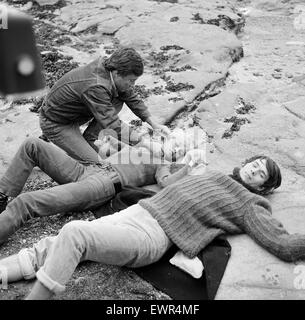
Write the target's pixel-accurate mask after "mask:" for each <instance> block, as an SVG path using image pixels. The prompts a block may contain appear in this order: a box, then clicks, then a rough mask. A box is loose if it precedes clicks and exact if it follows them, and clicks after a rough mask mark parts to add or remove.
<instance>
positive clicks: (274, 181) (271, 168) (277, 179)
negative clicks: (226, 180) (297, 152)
mask: <svg viewBox="0 0 305 320" xmlns="http://www.w3.org/2000/svg"><path fill="white" fill-rule="evenodd" d="M257 159H261V160H263V159H266V169H267V171H268V174H269V178H268V180H267V181H266V182H265V183H264V184H263V185H262V186H261V187H260V188H261V189H260V190H258V189H256V188H253V187H250V186H248V185H247V184H246V183H244V182H243V181H242V179H241V178H240V175H239V171H240V168H234V170H233V174H232V175H231V177H232V178H233V179H235V180H236V181H238V182H240V183H241V184H242V185H243V186H244V187H246V188H247V189H248V190H249V191H251V192H253V193H257V194H260V195H266V194H268V193H271V192H272V191H273V190H274V189H276V188H278V187H279V186H280V185H281V183H282V175H281V170H280V168H279V166H278V165H277V164H276V163H275V161H273V160H272V159H271V158H269V157H267V156H264V155H258V156H254V157H251V158H249V159H246V160H245V161H244V163H243V165H245V164H247V163H250V162H252V161H255V160H257Z"/></svg>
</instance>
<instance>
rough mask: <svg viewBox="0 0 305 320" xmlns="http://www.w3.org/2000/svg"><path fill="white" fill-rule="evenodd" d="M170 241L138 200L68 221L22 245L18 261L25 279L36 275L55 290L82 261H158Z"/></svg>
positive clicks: (136, 263)
mask: <svg viewBox="0 0 305 320" xmlns="http://www.w3.org/2000/svg"><path fill="white" fill-rule="evenodd" d="M171 245H172V242H171V241H170V239H169V238H168V237H167V235H166V234H165V232H164V231H163V229H162V228H161V227H160V225H159V224H158V222H157V221H156V220H155V219H154V218H153V217H152V216H151V215H150V213H149V212H148V211H147V210H145V209H144V208H143V207H141V206H140V205H139V204H135V205H133V206H131V207H129V208H127V209H125V210H122V211H120V212H117V213H114V214H113V215H110V216H106V217H102V218H100V219H97V220H93V221H90V222H89V221H72V222H69V223H67V224H66V225H65V226H64V227H63V228H62V229H61V230H60V232H59V234H58V235H57V236H54V237H47V238H44V239H42V240H40V241H39V242H38V243H37V244H35V245H34V246H33V247H32V248H30V249H22V250H21V251H20V252H19V253H18V261H19V264H20V268H21V271H22V274H23V276H24V278H25V279H31V278H34V277H35V276H36V277H37V279H38V280H39V281H40V282H41V283H42V284H43V285H44V286H46V287H47V288H48V289H49V290H51V291H53V292H55V293H56V292H61V291H63V290H64V289H65V284H66V283H67V282H68V280H69V279H70V278H71V276H72V274H73V272H74V270H75V269H76V267H77V265H78V264H79V263H80V262H81V261H84V260H90V261H95V262H100V263H103V264H112V265H117V266H127V267H133V268H136V267H141V266H145V265H148V264H151V263H153V262H156V261H158V260H159V259H160V258H161V257H162V256H163V254H164V253H165V252H166V251H167V250H168V249H169V248H170V246H171ZM36 272H37V273H36Z"/></svg>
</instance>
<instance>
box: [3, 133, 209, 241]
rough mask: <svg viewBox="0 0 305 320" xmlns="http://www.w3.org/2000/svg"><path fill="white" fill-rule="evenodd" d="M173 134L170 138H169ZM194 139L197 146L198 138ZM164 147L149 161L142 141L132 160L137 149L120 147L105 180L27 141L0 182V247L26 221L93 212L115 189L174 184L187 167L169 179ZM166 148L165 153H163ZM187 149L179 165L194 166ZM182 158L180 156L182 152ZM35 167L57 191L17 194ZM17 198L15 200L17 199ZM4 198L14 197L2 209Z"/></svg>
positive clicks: (98, 169) (101, 167)
mask: <svg viewBox="0 0 305 320" xmlns="http://www.w3.org/2000/svg"><path fill="white" fill-rule="evenodd" d="M173 134H174V133H173ZM194 139H196V140H197V141H198V140H200V137H199V136H198V135H194ZM167 141H168V143H165V145H164V150H166V152H165V158H167V160H168V161H166V159H160V158H157V157H151V150H149V147H150V146H151V145H152V146H153V148H152V151H154V150H155V149H156V150H157V148H156V147H155V145H156V143H150V140H149V139H146V138H144V137H143V139H142V144H143V145H145V146H146V149H145V148H144V149H145V150H146V151H147V154H146V155H145V156H146V157H144V154H142V156H139V155H138V150H139V148H140V147H139V148H136V147H130V146H128V147H125V148H124V149H122V151H120V152H118V153H117V156H116V157H114V155H113V158H112V159H111V158H109V161H111V160H112V161H111V163H112V164H111V165H110V164H108V167H107V169H108V171H109V172H108V174H106V173H105V162H103V163H100V164H91V165H84V164H81V163H79V162H78V161H76V160H75V159H73V158H71V157H70V156H68V155H67V154H66V153H65V152H64V151H63V150H61V149H60V148H58V147H56V146H54V145H52V144H50V143H47V142H45V141H43V140H41V139H39V138H28V139H27V140H25V141H24V143H23V144H22V145H21V147H20V148H19V150H18V151H17V153H16V155H15V156H14V158H13V160H12V162H11V164H10V166H9V168H8V169H7V171H6V173H5V174H4V176H3V177H2V178H1V179H0V213H1V212H2V213H1V214H0V244H1V243H3V242H4V241H6V240H7V238H8V237H9V236H10V235H11V234H12V233H14V232H15V231H16V230H17V229H18V228H20V227H21V226H22V225H23V224H24V223H25V221H26V220H28V219H29V218H33V217H38V216H48V215H54V214H58V213H65V212H71V211H72V212H73V211H80V212H81V211H86V210H94V209H96V208H98V207H101V206H102V205H103V204H105V203H106V202H108V201H109V200H111V199H112V198H113V197H114V196H115V194H116V193H118V192H120V191H121V188H122V187H124V186H126V185H129V186H138V187H139V186H145V185H151V184H156V183H158V184H159V185H160V186H161V187H164V186H166V185H167V184H168V183H170V182H171V180H172V179H173V178H174V179H179V178H181V177H183V176H184V175H185V174H186V173H187V166H185V165H182V164H181V165H179V166H178V169H179V170H177V171H176V172H175V174H174V175H173V176H171V175H170V174H169V173H170V163H171V161H172V160H178V159H173V157H174V156H175V154H174V150H172V149H173V144H172V143H171V141H170V139H168V140H167ZM167 145H168V147H166V146H167ZM189 146H192V147H193V144H192V143H191V144H189V145H186V144H184V145H181V148H180V151H182V152H180V153H176V154H177V157H180V160H181V159H182V158H183V156H187V157H191V158H192V159H193V161H194V162H197V161H199V160H201V159H202V157H203V156H204V153H203V152H202V150H201V151H200V150H199V152H197V151H192V150H189V149H188V148H189ZM186 151H188V153H186V154H185V152H186ZM35 166H38V167H39V168H40V169H41V170H42V171H43V172H45V173H46V174H47V175H49V176H50V177H51V178H52V179H53V180H54V181H55V182H57V183H58V184H59V186H55V187H53V188H49V189H44V190H37V191H32V192H26V193H21V191H22V189H23V187H24V185H25V183H26V181H27V179H28V177H29V176H30V174H31V172H32V170H33V168H34V167H35ZM20 193H21V194H20ZM8 197H15V198H14V199H13V200H12V201H10V202H9V203H8Z"/></svg>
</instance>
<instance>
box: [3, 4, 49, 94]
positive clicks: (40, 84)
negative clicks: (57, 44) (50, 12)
mask: <svg viewBox="0 0 305 320" xmlns="http://www.w3.org/2000/svg"><path fill="white" fill-rule="evenodd" d="M44 87H45V79H44V76H43V74H42V68H41V60H40V56H39V54H38V51H37V47H36V41H35V36H34V32H33V26H32V19H31V18H30V17H29V16H27V15H26V14H24V13H22V12H19V11H17V10H15V9H12V8H9V7H7V6H4V5H0V95H7V94H19V93H26V92H32V91H36V90H39V89H43V88H44Z"/></svg>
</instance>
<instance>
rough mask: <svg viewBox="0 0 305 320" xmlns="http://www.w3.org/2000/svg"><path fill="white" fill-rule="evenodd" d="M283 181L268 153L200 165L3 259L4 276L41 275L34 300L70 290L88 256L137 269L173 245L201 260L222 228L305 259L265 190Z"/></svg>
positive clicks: (302, 239) (304, 248)
mask: <svg viewBox="0 0 305 320" xmlns="http://www.w3.org/2000/svg"><path fill="white" fill-rule="evenodd" d="M198 171H199V170H198ZM280 184H281V173H280V169H279V167H278V166H277V164H276V163H275V162H274V161H273V160H271V159H270V158H268V157H264V156H258V157H254V158H251V159H250V160H248V161H247V162H246V164H245V165H243V166H242V168H241V169H239V168H235V169H234V171H233V174H232V175H226V174H223V173H221V172H218V171H213V170H211V171H209V170H204V171H203V172H200V171H199V172H196V167H195V168H194V169H192V170H191V171H190V174H189V175H187V176H186V177H184V178H182V179H181V180H179V181H177V182H175V183H173V184H172V185H169V186H167V187H166V188H164V189H162V190H161V191H160V192H158V193H157V194H156V195H155V196H153V197H151V198H149V199H145V200H140V201H139V203H138V204H135V205H133V206H130V207H129V208H127V209H125V210H122V211H120V212H117V213H114V214H113V215H109V216H106V217H102V218H100V219H97V220H94V221H90V222H88V221H72V222H69V223H67V224H66V225H65V226H64V227H63V228H62V229H61V230H60V232H59V234H58V235H57V236H54V237H47V238H44V239H42V240H40V241H39V242H38V243H36V244H35V245H34V246H33V247H32V248H29V249H22V250H21V251H20V252H19V253H18V254H16V255H13V256H10V257H7V258H5V259H3V260H1V261H0V267H1V270H2V275H4V276H2V277H3V278H2V281H3V282H5V281H8V282H11V281H17V280H19V279H23V278H25V279H32V278H34V277H36V278H37V281H36V283H35V284H34V286H33V288H32V290H31V292H30V294H29V295H28V296H27V299H47V298H50V297H51V296H52V295H53V294H54V293H57V292H61V291H63V290H64V289H65V284H66V283H67V282H68V280H69V279H70V277H71V276H72V274H73V272H74V270H75V268H76V267H77V265H78V264H79V263H80V262H81V261H84V260H91V261H96V262H100V263H103V264H112V265H118V266H128V267H132V268H136V267H141V266H145V265H148V264H151V263H153V262H156V261H157V260H159V259H160V258H161V257H162V256H163V255H164V253H165V252H166V251H167V250H168V249H169V248H170V247H171V245H172V244H173V243H174V244H176V245H177V246H178V247H179V249H180V250H182V251H183V253H185V254H186V255H187V256H188V257H190V258H193V257H195V256H196V255H197V254H198V253H199V251H200V250H202V249H203V248H204V247H206V246H207V245H208V244H209V243H210V242H211V241H212V240H213V239H214V238H215V237H217V236H219V235H221V234H242V233H246V234H248V235H249V236H250V237H251V238H252V239H254V240H255V241H256V242H257V243H258V244H259V245H261V246H262V247H263V248H265V249H266V250H267V251H269V252H270V253H272V254H274V255H275V256H277V257H278V258H280V259H282V260H284V261H295V260H298V259H304V258H305V235H299V234H288V232H287V231H286V230H285V229H284V228H283V226H282V224H281V223H280V222H279V221H278V220H276V219H275V218H273V217H272V215H271V205H270V203H269V201H268V200H266V199H265V198H264V197H262V196H261V195H265V194H267V193H269V192H272V191H273V190H274V189H276V188H278V187H279V186H280ZM3 270H4V271H5V272H4V271H3Z"/></svg>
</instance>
